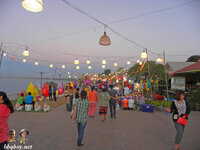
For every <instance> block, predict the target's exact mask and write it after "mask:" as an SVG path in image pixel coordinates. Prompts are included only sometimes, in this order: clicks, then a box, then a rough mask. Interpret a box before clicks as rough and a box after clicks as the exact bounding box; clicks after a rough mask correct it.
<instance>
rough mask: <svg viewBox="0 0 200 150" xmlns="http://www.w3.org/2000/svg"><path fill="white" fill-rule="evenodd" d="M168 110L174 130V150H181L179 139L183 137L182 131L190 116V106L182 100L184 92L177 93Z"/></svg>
mask: <svg viewBox="0 0 200 150" xmlns="http://www.w3.org/2000/svg"><path fill="white" fill-rule="evenodd" d="M175 99H176V100H174V101H173V102H172V104H171V107H170V109H168V110H167V111H168V112H170V113H173V115H172V118H173V122H174V126H175V128H176V132H177V133H176V137H175V147H174V149H175V150H182V148H181V147H180V143H181V139H182V137H183V133H184V129H185V126H186V124H187V120H188V115H189V114H190V106H189V104H188V102H187V101H185V100H184V92H183V91H178V92H177V93H176V96H175Z"/></svg>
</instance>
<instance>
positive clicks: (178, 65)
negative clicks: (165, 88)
mask: <svg viewBox="0 0 200 150" xmlns="http://www.w3.org/2000/svg"><path fill="white" fill-rule="evenodd" d="M194 63H195V62H167V64H166V71H167V72H168V73H169V74H171V73H175V72H176V71H178V70H180V69H182V68H185V67H187V66H190V65H192V64H194Z"/></svg>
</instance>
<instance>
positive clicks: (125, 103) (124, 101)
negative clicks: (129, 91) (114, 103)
mask: <svg viewBox="0 0 200 150" xmlns="http://www.w3.org/2000/svg"><path fill="white" fill-rule="evenodd" d="M122 103H123V108H128V100H127V99H123V100H122Z"/></svg>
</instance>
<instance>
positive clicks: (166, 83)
mask: <svg viewBox="0 0 200 150" xmlns="http://www.w3.org/2000/svg"><path fill="white" fill-rule="evenodd" d="M163 59H164V69H165V85H166V90H167V101H169V93H168V82H167V72H166V66H165V51H163Z"/></svg>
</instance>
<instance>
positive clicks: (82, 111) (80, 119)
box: [76, 99, 89, 123]
mask: <svg viewBox="0 0 200 150" xmlns="http://www.w3.org/2000/svg"><path fill="white" fill-rule="evenodd" d="M76 106H77V116H76V122H77V123H86V122H87V118H88V109H89V102H88V100H87V99H83V100H81V99H79V100H78V101H77V103H76Z"/></svg>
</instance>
